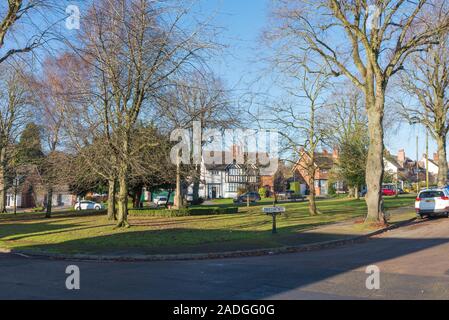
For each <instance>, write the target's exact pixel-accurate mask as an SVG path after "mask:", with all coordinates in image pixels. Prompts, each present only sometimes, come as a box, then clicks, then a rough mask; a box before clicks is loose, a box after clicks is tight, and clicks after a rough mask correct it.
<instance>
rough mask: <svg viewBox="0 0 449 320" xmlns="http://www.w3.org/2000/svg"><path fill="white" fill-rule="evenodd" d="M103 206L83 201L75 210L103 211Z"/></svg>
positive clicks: (76, 205)
mask: <svg viewBox="0 0 449 320" xmlns="http://www.w3.org/2000/svg"><path fill="white" fill-rule="evenodd" d="M102 209H104V207H103V205H102V204H100V203H96V202H93V201H88V200H82V201H80V202H77V203H76V204H75V210H102Z"/></svg>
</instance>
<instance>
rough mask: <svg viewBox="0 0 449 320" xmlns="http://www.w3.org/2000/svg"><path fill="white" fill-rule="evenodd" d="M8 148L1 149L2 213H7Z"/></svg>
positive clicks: (0, 193) (0, 191)
mask: <svg viewBox="0 0 449 320" xmlns="http://www.w3.org/2000/svg"><path fill="white" fill-rule="evenodd" d="M6 170H7V168H6V148H2V150H1V151H0V213H6V212H7V210H6V194H7V190H8V187H7V181H6Z"/></svg>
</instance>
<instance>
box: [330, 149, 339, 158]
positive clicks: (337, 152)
mask: <svg viewBox="0 0 449 320" xmlns="http://www.w3.org/2000/svg"><path fill="white" fill-rule="evenodd" d="M332 158H333V159H334V160H337V159H338V158H340V152H339V151H338V148H334V151H333V152H332Z"/></svg>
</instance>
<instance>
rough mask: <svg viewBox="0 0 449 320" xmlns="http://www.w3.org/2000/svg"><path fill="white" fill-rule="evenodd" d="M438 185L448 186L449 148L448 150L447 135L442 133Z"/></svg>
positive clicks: (440, 136)
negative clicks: (448, 150)
mask: <svg viewBox="0 0 449 320" xmlns="http://www.w3.org/2000/svg"><path fill="white" fill-rule="evenodd" d="M437 139H438V141H437V142H438V167H439V170H438V187H446V186H447V172H448V164H447V150H446V135H445V134H440V135H439V136H438V138H437Z"/></svg>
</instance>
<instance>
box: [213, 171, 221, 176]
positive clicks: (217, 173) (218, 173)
mask: <svg viewBox="0 0 449 320" xmlns="http://www.w3.org/2000/svg"><path fill="white" fill-rule="evenodd" d="M211 175H213V176H219V175H220V172H219V171H217V170H213V171H211Z"/></svg>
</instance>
